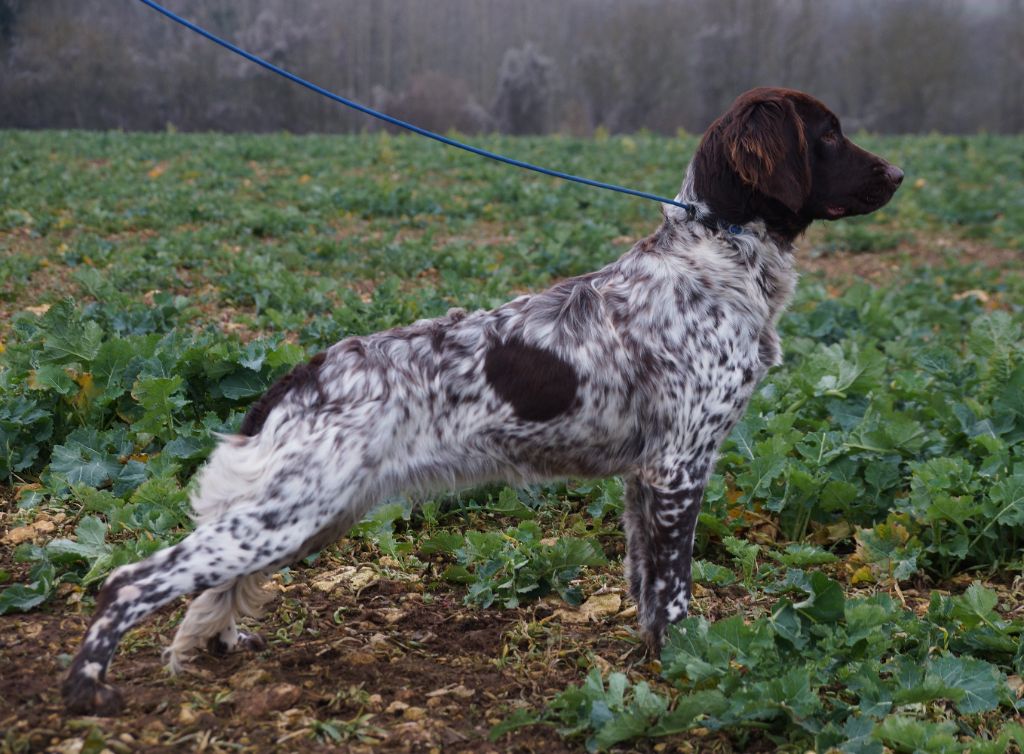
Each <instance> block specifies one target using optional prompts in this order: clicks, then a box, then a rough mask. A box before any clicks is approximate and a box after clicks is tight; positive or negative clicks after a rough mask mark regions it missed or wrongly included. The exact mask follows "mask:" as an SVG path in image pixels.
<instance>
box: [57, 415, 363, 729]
mask: <svg viewBox="0 0 1024 754" xmlns="http://www.w3.org/2000/svg"><path fill="white" fill-rule="evenodd" d="M245 450H246V448H244V447H237V448H233V447H232V446H231V445H230V443H225V444H224V445H222V446H221V447H219V448H218V449H217V451H216V453H215V454H214V458H211V462H210V464H209V465H208V467H206V470H205V471H204V475H203V477H202V479H201V481H200V485H199V491H198V493H197V496H196V498H197V499H196V500H195V501H194V507H195V509H196V513H197V518H198V520H199V525H198V526H197V527H196V529H195V531H194V532H192V534H190V535H189V536H188V537H186V538H185V539H184V540H182V541H181V542H180V543H178V544H177V545H175V546H173V547H170V548H168V549H166V550H162V551H160V552H158V553H156V554H155V555H153V556H152V557H150V558H149V559H147V560H145V561H142V562H141V563H135V564H132V565H128V566H123V567H122V568H119V569H117V570H116V571H115V572H114V573H113V574H111V576H110V577H109V578H108V579H107V583H106V584H104V586H103V589H102V590H101V591H100V593H99V595H98V597H97V600H96V611H95V614H94V616H93V619H92V623H91V625H90V627H89V630H88V632H87V633H86V637H85V640H84V642H83V643H82V647H81V649H80V650H79V652H78V654H77V655H76V657H75V659H74V661H73V662H72V664H71V668H70V670H69V672H68V675H67V678H66V680H65V682H64V686H63V693H64V698H65V700H66V704H67V706H68V709H69V710H71V711H73V712H101V713H108V714H109V713H113V712H116V711H117V710H118V709H119V707H120V698H119V695H118V694H117V692H116V691H115V690H114V689H113V688H112V687H110V686H108V685H107V684H106V683H105V676H106V672H107V667H108V665H109V664H110V660H111V658H112V657H113V655H114V651H115V649H116V647H117V643H118V641H119V640H120V638H121V636H122V635H123V634H124V632H125V631H127V630H128V629H129V628H131V627H132V626H134V625H135V624H136V623H138V622H139V621H140V620H142V619H143V618H144V617H146V616H147V615H149V614H150V613H151V612H153V611H154V610H156V609H157V608H159V607H161V606H162V605H165V604H167V603H168V602H170V601H171V600H173V599H175V598H176V597H179V596H181V595H185V594H191V593H195V592H207V593H208V595H209V596H206V595H204V596H202V597H200V598H199V600H197V603H198V604H197V606H196V607H195V609H194V610H192V611H190V617H189V618H188V619H187V620H186V622H185V624H184V625H183V632H182V633H181V636H180V639H176V640H175V645H173V646H172V648H171V653H170V658H169V659H170V662H171V665H172V666H174V665H175V664H176V663H177V660H178V658H177V653H178V652H179V651H180V650H181V649H182V648H191V647H192V646H194V645H195V644H196V643H198V642H199V641H200V640H202V639H210V638H212V637H220V638H223V639H227V640H228V642H230V641H231V640H232V639H234V638H236V637H235V634H234V633H233V621H234V617H235V615H236V614H237V613H242V612H249V608H255V607H256V606H257V604H256V603H258V602H259V601H260V600H259V595H258V593H257V592H256V589H257V588H258V586H259V581H260V578H261V577H262V574H264V573H267V572H270V571H272V570H274V569H275V568H279V567H281V566H283V565H286V564H288V563H293V562H295V561H296V560H298V559H299V558H301V557H303V556H304V555H306V554H308V553H309V552H311V551H312V550H314V549H317V548H318V547H320V546H323V545H324V544H327V543H328V542H330V541H332V540H333V539H334V538H336V537H337V536H339V535H340V534H342V533H344V532H345V531H347V530H348V529H349V528H351V526H352V524H354V523H355V522H356V521H358V520H359V519H360V518H361V517H362V516H363V514H364V513H365V512H366V510H367V509H368V508H369V507H370V505H371V504H372V503H373V502H374V501H375V499H376V498H374V497H372V496H371V493H372V492H376V491H379V488H378V487H377V486H376V485H373V484H371V483H370V482H368V475H367V474H366V473H365V472H363V471H362V464H363V457H362V453H360V452H358V450H356V449H351V448H348V447H344V446H343V447H342V448H340V450H341V451H342V452H340V453H339V452H338V451H339V448H336V447H335V446H334V445H333V444H332V443H331V442H330V438H329V437H328V438H326V440H325V438H323V437H322V436H316V435H315V434H314V433H306V434H304V435H302V440H301V441H296V442H295V443H294V444H293V445H289V446H287V447H285V448H284V449H282V450H280V451H279V452H277V453H274V452H272V453H270V454H269V455H268V454H266V453H264V455H263V457H262V465H261V466H260V469H259V473H254V474H249V472H248V471H247V470H246V467H245V464H246V462H247V460H251V459H247V458H246V456H245V453H244V451H245ZM236 451H237V452H236ZM339 455H340V458H339V457H338V456H339ZM232 458H234V460H235V461H237V463H232ZM299 459H303V460H304V462H303V463H300V462H299ZM239 469H241V471H239ZM328 469H329V471H327V470H328ZM229 470H230V471H231V473H232V474H233V477H231V478H229V479H225V478H224V477H223V474H227V473H228V472H229ZM211 474H212V476H211ZM229 488H231V489H233V491H234V492H233V495H234V498H235V500H236V501H237V502H230V501H224V500H220V501H218V500H217V499H216V495H215V494H214V493H215V492H218V491H219V490H226V489H229ZM218 494H219V493H218ZM210 590H212V591H210Z"/></svg>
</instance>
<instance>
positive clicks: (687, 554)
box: [624, 462, 708, 656]
mask: <svg viewBox="0 0 1024 754" xmlns="http://www.w3.org/2000/svg"><path fill="white" fill-rule="evenodd" d="M707 467H708V464H694V463H693V462H680V463H672V464H669V465H668V466H667V467H666V466H662V467H660V468H659V469H657V470H651V471H650V472H648V473H646V474H645V473H640V474H637V475H635V476H634V477H631V478H630V479H628V480H627V487H626V511H625V517H624V521H625V528H626V548H627V570H628V573H629V590H630V593H631V595H632V597H633V599H634V601H635V602H636V604H637V614H638V617H639V620H640V630H641V633H642V636H643V639H644V642H645V643H646V645H647V647H648V649H649V650H650V652H651V653H652V655H655V656H657V654H658V653H659V651H660V649H661V645H662V642H663V641H664V638H665V630H666V629H667V628H668V625H669V624H670V623H675V622H676V621H678V620H682V619H683V618H685V617H686V615H687V612H688V611H689V607H690V591H691V578H690V564H691V561H692V557H693V535H694V531H695V530H696V527H697V516H698V514H699V513H700V504H701V500H702V498H703V496H704V485H705V484H706V469H707Z"/></svg>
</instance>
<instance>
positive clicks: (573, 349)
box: [64, 168, 796, 711]
mask: <svg viewBox="0 0 1024 754" xmlns="http://www.w3.org/2000/svg"><path fill="white" fill-rule="evenodd" d="M691 171H692V168H691ZM692 186H693V180H692V175H691V174H689V173H688V176H687V179H686V181H685V182H684V185H683V189H682V191H681V192H680V196H679V198H680V199H681V200H683V201H684V202H689V203H691V204H692V205H693V207H694V209H693V210H692V211H689V212H687V211H686V210H683V209H680V208H678V207H674V206H670V205H665V206H664V207H663V214H664V221H663V223H662V224H661V227H660V228H659V229H658V230H657V231H656V232H655V233H654V234H653V235H651V236H649V237H647V238H645V239H643V240H641V241H640V242H638V243H637V244H636V245H635V246H634V247H633V248H632V249H631V250H630V251H629V252H627V253H626V254H625V255H624V256H623V257H622V258H621V259H619V260H618V261H616V262H613V263H612V264H610V265H608V266H607V267H605V268H603V269H601V270H599V271H597V272H593V273H590V274H587V275H583V276H580V277H577V278H573V279H570V280H566V281H563V282H561V283H558V284H557V285H555V286H554V287H552V288H550V289H549V290H547V291H544V292H542V293H537V294H532V295H525V296H520V297H519V298H517V299H515V300H513V301H511V302H510V303H508V304H505V305H504V306H501V307H499V308H497V309H495V310H493V311H478V312H473V313H466V312H464V311H462V310H457V309H455V310H451V311H449V312H448V314H447V315H446V316H443V317H440V318H438V319H433V320H422V321H419V322H416V323H414V324H412V325H410V326H408V327H400V328H396V329H394V330H389V331H386V332H381V333H377V334H373V335H367V336H364V337H352V338H347V339H345V340H343V341H341V342H339V343H337V344H335V345H334V346H332V347H331V348H329V349H328V350H327V351H326V352H325V353H324V354H323V355H322V357H318V358H317V360H316V361H315V363H313V364H311V365H306V366H303V367H301V368H300V370H301V371H299V372H298V373H297V374H296V375H293V377H292V378H291V379H290V381H289V382H288V383H287V385H286V388H279V389H277V390H276V392H272V394H268V396H272V397H270V398H269V399H268V400H265V401H263V402H261V403H260V404H259V405H258V406H257V407H256V408H255V409H254V412H253V413H252V414H251V415H250V418H249V419H247V424H246V426H247V431H248V433H249V434H250V435H251V436H244V435H234V436H230V437H227V438H225V439H224V440H223V441H222V442H221V444H220V445H219V447H217V449H216V450H215V451H214V453H213V455H212V456H211V458H210V460H209V463H208V464H207V465H206V466H205V467H204V468H203V470H202V471H201V473H200V475H199V479H198V484H197V486H196V492H195V494H194V496H193V499H192V506H193V509H194V511H195V520H196V528H195V531H194V532H193V533H192V534H191V535H190V536H188V537H187V538H186V539H184V540H183V541H182V542H181V543H179V544H177V545H175V546H174V547H171V548H168V549H166V550H163V551H161V552H159V553H157V554H156V555H154V556H152V557H151V558H149V559H148V560H146V561H143V562H141V563H137V564H133V565H128V566H124V567H122V568H119V569H118V570H117V571H116V572H114V573H113V574H112V575H111V577H110V578H109V579H108V582H107V584H106V586H105V587H104V589H103V590H102V592H101V594H100V597H99V599H98V604H97V609H96V614H95V617H94V621H93V623H92V625H91V627H90V629H89V631H88V633H87V635H86V638H85V641H84V643H83V646H82V648H81V650H80V652H79V654H78V656H77V657H76V659H75V661H74V664H73V665H72V668H71V671H70V673H69V676H68V679H67V681H66V683H65V687H64V691H65V697H66V699H67V701H68V705H69V707H70V708H72V709H87V710H99V711H104V710H114V709H116V707H117V705H118V704H119V699H118V697H117V693H116V692H115V691H114V690H113V689H112V688H111V687H109V686H107V685H106V684H105V683H104V682H103V680H104V676H105V672H106V668H107V666H108V664H109V662H110V659H111V657H112V655H113V653H114V649H115V647H116V644H117V641H118V639H119V637H120V636H121V635H122V634H123V633H124V631H126V630H127V629H128V628H130V627H131V626H132V625H134V624H135V623H136V622H138V621H139V620H140V619H142V618H143V617H144V616H146V615H147V614H149V613H151V612H152V611H153V610H155V609H157V608H158V607H160V606H161V605H164V604H167V603H168V602H170V601H171V600H173V599H174V598H176V597H178V596H180V595H183V594H189V593H195V592H203V593H204V594H202V595H201V596H200V597H199V598H197V599H196V600H194V601H193V602H192V605H191V607H190V609H189V611H188V614H187V616H186V618H185V620H184V622H183V623H182V626H181V628H180V629H179V632H178V635H177V636H176V637H175V639H174V642H173V643H172V645H171V647H170V648H169V649H168V651H167V661H168V663H169V664H170V665H171V667H172V668H177V667H178V666H179V664H180V661H181V659H182V658H183V657H184V656H185V655H186V654H187V653H188V652H189V651H190V650H192V649H193V648H194V647H196V646H198V645H200V644H202V643H204V642H206V641H210V640H214V641H215V642H216V643H217V644H218V645H219V646H220V648H222V649H232V648H234V647H235V646H237V645H238V644H239V643H240V642H244V641H245V639H246V638H247V637H245V636H244V635H241V636H240V634H239V632H238V631H237V628H236V626H235V620H236V618H237V617H238V616H239V615H243V614H250V613H254V612H256V611H257V609H258V608H259V606H260V604H261V603H262V602H263V595H262V594H261V593H260V587H259V584H260V582H261V580H262V578H263V575H264V574H268V573H270V572H272V571H274V570H275V569H277V568H280V567H281V566H284V565H287V564H289V563H293V562H295V561H296V560H298V559H299V558H301V557H303V556H305V555H307V554H308V553H310V552H311V551H314V550H316V549H318V548H321V547H323V546H324V545H326V544H328V543H329V542H331V541H333V540H334V539H336V538H337V537H339V536H340V535H342V534H344V533H345V532H346V531H347V530H348V529H349V528H350V527H351V526H352V525H353V524H354V523H356V522H357V521H359V520H360V518H362V517H363V515H364V514H365V513H366V512H367V511H368V510H369V509H370V508H371V507H372V506H373V505H374V504H375V503H377V502H378V501H380V500H382V499H384V498H386V497H389V496H392V495H396V494H400V493H404V492H410V491H424V490H438V489H446V488H452V487H460V486H465V485H470V484H475V483H479V482H484V481H489V480H510V481H536V480H547V479H552V478H557V477H565V476H585V477H602V476H608V475H613V474H621V475H624V476H625V477H626V479H627V501H626V512H625V520H624V523H625V529H626V537H627V543H628V553H629V554H628V573H629V585H630V593H631V595H632V597H633V599H634V600H635V601H636V603H637V606H638V613H639V622H640V626H641V630H642V632H643V634H644V636H645V639H646V640H647V642H648V644H649V645H650V646H652V647H657V646H658V645H659V644H660V642H661V641H662V637H663V634H664V631H665V629H666V627H667V625H668V624H669V623H671V622H674V621H677V620H679V619H680V618H682V617H684V616H685V615H686V614H687V610H688V607H689V602H690V588H691V577H690V563H691V552H692V547H693V535H694V528H695V525H696V521H697V514H698V512H699V510H700V504H701V498H702V495H703V490H704V487H705V484H706V483H707V480H708V477H709V475H710V473H711V471H712V468H713V465H714V460H715V454H716V451H717V449H718V447H719V444H720V443H721V442H722V440H723V439H724V438H725V437H726V435H727V434H728V433H729V431H730V429H731V428H732V426H733V425H734V423H735V422H736V421H737V420H738V419H739V417H740V416H741V414H742V412H743V410H744V408H745V406H746V404H747V402H748V400H749V398H750V396H751V394H752V393H753V391H754V389H755V387H756V386H757V383H758V381H759V380H760V379H761V378H762V377H763V376H764V374H765V372H766V371H767V370H768V369H769V368H770V367H771V366H773V365H775V364H778V363H779V362H780V359H781V357H780V349H779V342H778V337H777V335H776V331H775V324H776V321H777V319H778V317H779V315H780V314H781V312H782V311H783V309H784V308H785V306H786V304H787V302H788V300H789V298H790V296H791V294H792V292H793V288H794V285H795V282H796V274H795V272H794V268H793V255H792V248H791V245H790V242H789V241H788V240H780V239H778V238H776V237H775V236H773V234H771V233H770V232H769V231H768V229H766V227H765V224H764V223H763V222H761V221H760V220H758V219H756V218H755V219H752V220H751V221H749V222H747V223H745V224H744V226H743V230H742V233H738V234H737V233H731V232H728V231H724V230H718V229H717V227H716V226H715V225H714V224H713V223H709V222H707V217H706V215H708V213H709V209H708V208H707V207H706V206H704V205H703V204H702V203H701V201H700V198H699V197H697V196H694V195H693V189H692Z"/></svg>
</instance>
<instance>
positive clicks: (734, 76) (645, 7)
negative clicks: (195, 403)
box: [0, 0, 1024, 136]
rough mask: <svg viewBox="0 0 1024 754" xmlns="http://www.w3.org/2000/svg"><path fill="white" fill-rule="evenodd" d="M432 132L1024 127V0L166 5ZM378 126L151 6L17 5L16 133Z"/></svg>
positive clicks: (193, 1)
mask: <svg viewBox="0 0 1024 754" xmlns="http://www.w3.org/2000/svg"><path fill="white" fill-rule="evenodd" d="M166 1H167V6H168V7H169V8H170V9H171V10H174V11H175V12H178V13H181V14H183V15H184V16H185V17H187V18H189V19H191V20H193V21H196V22H197V23H199V24H201V25H204V26H207V27H208V28H210V29H211V30H212V31H214V32H215V33H217V34H220V35H223V36H225V37H227V38H228V39H229V40H231V41H233V42H236V43H237V44H239V45H241V46H242V47H245V48H247V49H249V50H250V51H252V52H255V53H256V54H258V55H261V56H263V57H265V58H267V59H268V60H270V61H272V62H274V63H277V64H278V65H281V66H283V67H286V68H288V69H290V70H292V71H293V72H295V73H297V74H299V75H301V76H304V77H306V78H309V79H310V80H312V81H314V82H315V83H318V84H320V85H322V86H325V87H326V88H328V89H332V90H334V91H336V92H338V93H339V94H342V95H345V96H348V97H352V98H354V99H356V100H359V101H361V102H364V103H366V104H370V105H372V106H375V107H378V108H381V109H384V110H385V111H387V112H388V113H390V114H393V115H396V116H398V117H400V118H405V119H408V120H412V121H413V122H415V123H416V124H418V125H421V126H423V127H426V128H429V129H433V130H440V131H444V130H448V129H457V130H459V131H462V132H466V133H479V132H490V131H500V132H504V133H512V134H540V133H553V132H557V133H567V134H574V135H581V136H586V135H589V134H592V133H593V132H594V131H595V129H598V128H603V129H605V130H607V131H609V132H613V133H615V132H631V131H637V130H641V129H647V130H650V131H654V132H659V133H669V134H671V133H675V132H676V131H677V130H678V129H680V128H683V129H686V130H688V131H691V132H700V131H703V130H704V128H705V127H706V126H707V125H708V123H709V122H710V121H711V120H713V119H714V118H715V117H716V116H717V115H718V114H719V113H721V112H722V111H723V110H724V109H725V108H726V106H727V105H728V104H729V103H730V102H731V101H732V100H733V99H734V98H735V97H736V95H737V94H739V93H740V92H742V91H744V90H746V89H748V88H750V87H753V86H760V85H779V86H789V87H794V88H797V89H803V90H805V91H808V92H810V93H812V94H814V95H816V96H817V97H819V98H821V99H823V100H824V101H825V102H826V103H827V104H829V105H830V106H831V107H832V108H833V109H834V110H836V111H837V112H838V113H839V114H840V115H841V116H842V118H843V120H844V124H845V126H846V127H847V129H848V130H851V131H853V130H857V129H860V128H864V129H869V130H872V131H878V132H883V133H912V132H928V131H940V132H950V133H974V132H978V131H988V132H994V133H1017V132H1020V131H1021V130H1024V83H1022V82H1024V0H971V1H963V2H954V1H952V0H856V1H854V2H851V1H849V0H846V1H844V0H506V1H504V2H501V1H499V0H302V1H301V2H296V0H166ZM168 127H173V128H176V129H178V130H183V131H195V130H200V131H207V130H215V131H281V130H287V131H291V132H295V133H302V132H345V131H362V130H372V129H376V128H380V127H381V126H380V125H379V124H378V123H377V122H376V121H374V120H372V119H370V118H368V117H366V116H363V115H360V114H358V113H355V112H353V111H349V110H348V109H346V108H343V107H341V106H339V105H336V104H333V103H331V102H329V101H327V100H325V99H323V98H321V97H319V96H317V95H315V94H313V93H312V92H308V91H306V90H304V89H302V88H300V87H297V86H295V85H294V84H290V83H288V82H285V81H283V80H281V79H279V78H278V77H276V76H273V75H272V74H270V73H268V72H266V71H263V70H262V69H260V68H258V67H257V66H255V65H253V64H252V63H249V62H246V61H244V60H242V59H241V58H239V57H237V56H235V55H233V54H231V53H229V52H227V51H225V50H223V49H221V48H219V47H217V46H215V45H213V44H212V43H210V42H208V41H206V40H204V39H202V38H200V37H199V36H197V35H195V34H193V33H191V32H189V31H187V30H185V29H183V28H181V27H179V26H178V25H176V24H174V23H172V22H170V21H169V20H167V19H165V18H163V17H162V16H160V15H159V14H157V13H155V12H154V11H152V10H150V9H148V8H146V7H145V6H143V5H142V4H140V3H138V2H135V1H134V0H0V128H88V129H125V130H163V129H166V128H168Z"/></svg>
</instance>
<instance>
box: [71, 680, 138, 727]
mask: <svg viewBox="0 0 1024 754" xmlns="http://www.w3.org/2000/svg"><path fill="white" fill-rule="evenodd" d="M61 694H62V695H63V697H64V706H65V708H66V709H67V711H68V712H70V713H72V714H76V715H99V716H100V717H112V716H114V715H118V714H120V713H121V710H123V709H124V699H123V698H122V697H121V692H119V691H118V690H117V689H116V688H114V687H113V686H111V685H110V684H107V683H103V681H99V680H95V679H92V678H86V677H84V676H80V675H77V676H69V677H68V678H67V680H65V681H64V685H63V686H62V687H61Z"/></svg>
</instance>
